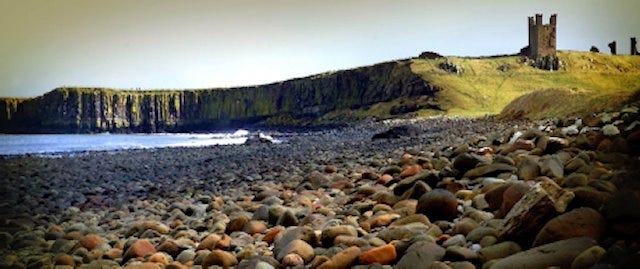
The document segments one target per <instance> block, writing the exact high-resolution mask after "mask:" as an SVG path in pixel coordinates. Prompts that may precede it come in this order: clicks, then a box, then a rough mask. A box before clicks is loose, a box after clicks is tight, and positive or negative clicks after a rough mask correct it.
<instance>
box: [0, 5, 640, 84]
mask: <svg viewBox="0 0 640 269" xmlns="http://www.w3.org/2000/svg"><path fill="white" fill-rule="evenodd" d="M639 11H640V1H638V0H606V1H605V0H562V1H559V0H532V1H514V0H493V1H492V0H488V1H475V0H450V1H430V0H423V1H418V0H411V1H401V0H395V1H391V0H388V1H382V0H370V1H364V0H357V1H349V0H336V1H334V0H331V1H324V0H313V1H306V0H250V1H249V0H246V1H243V0H219V1H199V0H0V96H12V97H33V96H37V95H41V94H43V93H45V92H47V91H50V90H52V89H54V88H56V87H59V86H92V87H93V86H96V87H113V88H123V89H131V88H142V89H158V88H163V89H167V88H174V89H175V88H178V89H184V88H214V87H230V86H244V85H255V84H264V83H270V82H275V81H281V80H286V79H290V78H295V77H303V76H308V75H313V74H317V73H322V72H325V71H331V70H341V69H348V68H353V67H358V66H363V65H370V64H374V63H378V62H383V61H389V60H395V59H403V58H409V57H414V56H417V55H418V54H420V52H422V51H435V52H438V53H440V54H443V55H457V56H481V55H495V54H510V53H515V52H518V51H519V50H520V48H522V47H524V46H526V45H527V42H528V41H527V40H528V34H527V17H528V16H533V15H534V14H535V13H544V21H545V23H548V20H549V15H550V14H552V13H557V14H558V33H557V42H558V44H557V45H558V49H562V50H583V51H584V50H588V49H589V48H590V47H591V45H596V46H597V47H598V48H600V50H601V51H603V52H608V51H609V49H608V47H607V45H606V44H607V43H608V42H610V41H612V40H617V41H618V53H621V54H628V53H629V37H630V36H638V38H640V13H639Z"/></svg>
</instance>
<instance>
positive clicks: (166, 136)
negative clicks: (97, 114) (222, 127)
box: [0, 129, 262, 157]
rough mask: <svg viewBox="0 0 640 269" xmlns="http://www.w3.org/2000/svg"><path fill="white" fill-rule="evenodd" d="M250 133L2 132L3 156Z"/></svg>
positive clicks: (237, 138) (216, 140)
mask: <svg viewBox="0 0 640 269" xmlns="http://www.w3.org/2000/svg"><path fill="white" fill-rule="evenodd" d="M261 135H262V134H261ZM249 136H250V133H249V131H247V130H242V129H241V130H237V131H235V132H230V133H197V134H192V133H155V134H110V133H100V134H0V156H19V155H27V154H29V155H41V156H44V157H47V156H49V157H55V156H58V155H59V154H69V153H78V152H89V151H116V150H128V149H151V148H167V147H205V146H212V145H232V144H243V143H245V142H246V141H247V139H248V138H249Z"/></svg>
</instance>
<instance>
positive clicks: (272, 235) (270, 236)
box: [262, 226, 284, 244]
mask: <svg viewBox="0 0 640 269" xmlns="http://www.w3.org/2000/svg"><path fill="white" fill-rule="evenodd" d="M282 231H284V227H282V226H276V227H273V228H271V229H269V230H268V231H267V234H265V235H264V237H263V238H262V241H264V242H266V243H267V244H271V243H273V241H275V240H276V236H278V234H280V233H281V232H282Z"/></svg>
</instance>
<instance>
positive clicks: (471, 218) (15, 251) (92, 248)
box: [0, 118, 640, 268]
mask: <svg viewBox="0 0 640 269" xmlns="http://www.w3.org/2000/svg"><path fill="white" fill-rule="evenodd" d="M404 124H409V125H411V126H414V127H416V128H417V130H418V132H417V134H415V135H409V136H406V137H400V138H395V139H377V140H372V139H371V138H372V137H373V135H374V134H377V133H380V132H383V131H385V130H387V129H389V128H391V127H393V126H399V125H404ZM541 125H546V126H547V127H550V128H551V130H550V132H546V131H541V130H540V129H541ZM565 125H566V126H565ZM569 125H570V124H562V125H558V126H555V125H553V126H552V122H524V121H519V122H505V121H500V120H496V119H493V118H484V119H469V118H437V119H426V120H419V121H401V122H374V123H366V124H364V125H359V126H351V127H343V128H339V129H326V130H321V131H316V132H308V133H304V134H302V135H294V136H291V137H290V139H289V141H288V142H287V143H281V144H254V145H217V146H209V147H203V148H160V149H140V150H124V151H121V152H115V153H114V152H110V151H107V152H90V153H88V154H86V155H81V156H63V157H60V158H38V157H27V156H22V157H17V158H9V159H0V180H1V181H0V185H2V186H3V187H2V188H1V189H0V190H1V191H0V197H1V198H0V207H1V208H3V210H2V213H1V215H2V216H1V219H4V221H3V222H2V223H0V224H1V225H0V237H2V238H5V237H7V238H8V239H7V240H5V242H7V243H4V245H1V246H0V257H2V258H3V259H0V261H4V263H3V265H11V264H13V265H15V266H18V265H19V264H22V265H23V266H36V267H38V265H40V267H43V266H46V265H47V264H59V265H62V264H67V265H68V264H69V263H73V265H74V266H80V265H84V266H87V265H90V264H93V265H102V266H109V265H111V266H113V265H116V266H125V267H126V266H130V267H131V268H134V267H135V266H142V264H144V263H145V262H146V263H156V264H162V265H163V266H174V267H172V268H182V267H185V266H186V267H196V268H199V267H200V266H202V267H204V266H206V265H220V266H224V265H225V263H224V262H222V263H221V262H220V261H219V258H220V257H223V256H224V257H226V258H228V260H231V261H233V260H234V259H235V263H233V262H232V263H231V264H233V265H235V264H237V263H238V262H239V263H240V265H238V268H253V267H251V266H255V265H257V264H260V263H267V264H269V265H271V266H273V267H276V268H277V267H279V266H285V265H288V266H296V265H297V266H307V267H312V268H316V267H319V268H322V266H323V265H321V264H322V263H327V265H326V266H329V262H332V263H334V262H336V263H337V262H339V261H336V260H335V259H337V258H336V257H338V256H340V255H341V254H343V255H342V256H345V255H347V256H349V255H351V256H350V257H353V253H351V252H354V253H355V251H356V250H355V249H354V247H355V248H358V249H357V252H358V254H357V255H355V257H356V258H355V260H351V261H350V262H349V263H347V264H348V265H349V266H350V265H355V264H360V265H365V264H368V262H367V261H363V260H362V259H363V258H358V257H359V255H360V254H362V253H368V252H370V251H374V250H376V249H377V248H386V249H387V251H388V249H389V247H390V246H392V247H393V248H394V251H395V252H396V256H395V257H394V258H393V259H392V260H389V261H380V260H377V262H382V263H383V264H388V265H395V266H396V267H399V266H400V265H401V264H405V263H408V264H411V262H415V260H409V261H406V259H409V258H410V256H411V255H412V254H410V253H411V251H410V250H409V249H411V248H418V247H417V246H416V247H413V246H412V245H414V244H418V243H419V244H427V242H431V243H429V244H434V245H429V246H431V247H433V248H434V249H435V250H436V251H440V250H442V251H443V255H442V256H441V257H439V258H437V259H434V260H432V261H431V262H440V263H443V264H445V265H447V266H449V267H452V268H453V265H454V263H456V262H459V263H464V264H465V265H467V266H468V265H472V266H473V265H475V266H480V265H482V264H484V263H485V262H489V261H490V259H488V258H486V257H484V256H482V255H485V254H482V255H481V253H482V251H479V250H482V249H484V248H489V247H490V246H492V245H493V244H497V243H501V242H516V244H518V245H519V247H521V248H522V250H526V249H529V248H532V246H531V245H528V244H530V242H528V241H529V240H532V238H530V236H527V237H526V238H524V239H522V238H517V237H513V238H512V237H509V236H507V237H505V238H502V237H499V236H497V235H498V234H497V233H496V234H494V237H495V238H496V239H497V241H494V243H493V244H488V243H487V244H485V245H483V243H482V242H481V239H483V238H484V237H480V238H474V237H473V233H474V231H475V230H478V231H475V233H479V231H480V230H483V229H484V230H485V231H486V230H487V227H488V226H487V225H498V223H503V222H504V221H507V222H508V218H507V219H505V217H507V216H501V215H500V214H506V212H501V211H504V209H500V207H498V208H495V205H494V204H487V203H496V202H495V201H493V200H491V199H489V197H487V196H488V195H489V193H490V192H491V191H492V190H493V191H494V192H495V191H496V189H498V188H503V189H502V191H505V189H508V188H507V187H508V186H513V185H514V184H515V185H517V186H519V188H521V189H519V190H520V191H519V192H518V193H519V195H520V196H518V197H521V196H522V195H524V194H525V193H527V190H531V188H530V187H531V186H534V185H536V183H540V182H547V181H546V180H547V179H548V180H552V181H556V182H555V183H553V184H556V185H558V186H560V188H561V189H562V190H563V191H571V192H576V191H575V188H576V187H584V188H588V189H589V190H591V189H596V188H595V187H593V186H591V185H592V183H591V182H598V184H604V185H603V186H609V188H611V185H613V189H610V190H609V191H610V193H609V192H607V191H603V190H601V189H602V188H604V187H598V188H600V189H597V191H598V192H597V193H596V194H601V192H602V193H604V194H602V195H605V196H606V197H608V198H611V197H617V196H616V195H621V194H619V192H618V191H617V189H618V188H619V187H618V185H620V186H627V185H628V186H632V187H633V186H634V185H633V184H631V183H629V182H626V181H621V180H618V181H616V174H615V173H614V172H616V171H624V170H625V169H621V168H620V165H629V164H633V163H638V162H640V160H637V152H636V153H633V151H631V152H630V153H629V152H627V153H625V154H626V155H615V154H613V153H615V152H616V151H613V153H611V152H605V151H600V150H591V151H585V150H582V149H580V148H579V147H576V146H573V145H572V143H573V142H575V141H577V139H578V138H579V135H563V134H561V130H562V128H566V127H567V126H569ZM542 127H544V126H542ZM636 129H637V128H636ZM636 129H634V130H636ZM518 131H520V133H521V135H522V136H521V137H520V138H519V139H516V140H515V141H514V142H513V143H509V140H511V139H512V138H513V136H514V134H517V133H518ZM632 131H633V130H632ZM596 132H599V131H596ZM630 133H632V132H631V131H628V132H625V133H624V134H621V135H624V137H622V139H627V136H628V135H629V134H630ZM553 137H558V138H557V139H556V138H553ZM550 138H553V139H550ZM612 138H616V139H618V136H612ZM545 139H546V140H545ZM601 139H605V140H606V139H608V138H606V137H604V138H601ZM543 140H544V141H546V142H545V145H544V147H545V148H546V147H551V146H549V145H553V147H557V148H554V149H553V150H552V151H551V152H545V151H544V150H543V151H542V152H538V153H536V149H538V148H539V147H540V146H541V145H540V143H542V142H541V141H543ZM610 140H614V144H615V141H617V140H615V139H610ZM602 141H604V140H602ZM633 145H634V144H631V148H629V145H627V146H628V148H627V149H626V150H627V151H628V150H629V149H631V150H637V148H636V147H634V146H633ZM597 146H599V145H597ZM538 150H539V149H538ZM545 150H546V149H545ZM562 152H566V154H564V153H562ZM580 152H586V153H585V154H587V156H590V157H588V158H587V161H588V162H587V163H586V164H585V165H587V166H590V165H593V164H596V165H598V164H597V162H599V163H600V165H601V166H602V165H604V166H603V167H604V168H605V169H606V173H605V174H601V175H599V174H593V173H595V172H589V173H586V174H585V175H586V178H584V179H583V178H582V177H580V180H587V182H588V183H589V184H586V183H585V185H584V186H583V185H581V184H582V183H580V184H579V185H577V186H573V185H568V186H565V182H564V180H565V179H566V177H568V176H569V175H570V174H571V171H577V170H571V169H568V170H567V171H566V173H567V174H566V175H563V176H562V177H560V178H553V177H550V175H551V174H549V173H550V172H548V171H544V169H542V170H537V172H536V173H537V174H536V176H534V177H531V178H528V177H529V176H531V175H524V174H521V173H520V170H521V169H522V165H523V160H525V159H527V158H532V159H531V160H534V163H537V165H539V166H540V167H543V168H544V165H546V163H547V162H548V161H546V160H547V157H545V156H547V155H548V156H556V155H557V156H560V157H562V158H567V156H568V158H569V159H568V160H566V161H567V162H568V161H569V160H574V159H576V158H577V156H581V155H580ZM589 152H593V153H589ZM601 152H602V153H601ZM589 154H591V155H589ZM616 154H617V153H616ZM629 154H631V155H629ZM633 154H636V155H633ZM565 155H566V156H565ZM460 156H464V158H469V159H464V158H463V157H460ZM523 156H524V157H523ZM563 156H564V157H563ZM616 156H617V157H616ZM621 156H626V157H624V158H625V159H620V160H617V159H615V158H618V157H620V158H621ZM634 156H635V157H634ZM461 158H463V159H464V162H463V161H462V160H463V159H461ZM523 158H524V159H523ZM607 158H609V159H607ZM610 158H614V159H613V161H614V162H613V163H611V162H605V160H611V159H610ZM634 158H636V159H634ZM497 160H500V161H497ZM618 161H620V163H616V162H618ZM499 163H500V165H498V164H499ZM525 163H526V162H525ZM610 163H611V164H610ZM504 165H506V166H504ZM476 166H477V167H476ZM587 166H585V167H587ZM482 167H485V168H489V167H502V168H499V169H498V170H495V171H494V172H486V173H484V174H482V173H481V174H479V175H473V174H470V172H469V171H471V170H474V168H482ZM632 167H636V168H637V167H639V166H629V168H632ZM623 168H625V167H624V166H623ZM495 169H497V168H495ZM500 169H502V170H500ZM583 169H587V168H583ZM565 170H566V168H565ZM636 170H637V169H636ZM429 171H432V172H429ZM543 171H544V172H543ZM590 171H591V170H590ZM602 172H603V171H602ZM425 173H426V174H425ZM429 173H432V174H429ZM572 173H573V174H575V173H577V172H572ZM592 174H593V175H592ZM419 175H422V177H425V178H422V177H416V176H419ZM428 175H431V176H428ZM434 176H435V178H437V181H433V179H429V178H432V177H434ZM605 176H606V177H605ZM522 177H527V178H526V179H523V178H522ZM592 177H593V178H592ZM596 177H597V178H596ZM545 178H546V179H545ZM602 178H605V179H606V181H607V182H614V183H615V184H614V183H608V184H609V185H607V184H605V183H602V182H603V179H602ZM523 182H524V183H526V184H529V185H527V186H528V187H526V188H524V185H522V184H521V183H523ZM593 184H595V183H593ZM536 186H537V185H536ZM598 186H599V185H598ZM522 188H523V189H522ZM436 189H440V190H446V191H445V192H447V191H448V192H447V193H451V196H452V197H454V199H453V203H454V204H455V206H454V207H453V212H449V213H448V214H453V215H451V216H447V217H444V218H442V217H441V216H438V215H433V214H432V212H433V211H429V210H428V211H421V210H423V209H421V207H423V206H421V205H420V204H421V203H422V200H423V197H424V196H427V194H429V193H439V191H431V190H436ZM489 196H490V195H489ZM578 196H579V195H578ZM500 197H501V196H500ZM447 199H449V198H447ZM500 200H502V198H500ZM483 201H484V202H483ZM576 201H578V200H574V201H573V204H570V207H569V208H568V209H567V212H573V211H572V210H575V209H577V208H580V206H579V205H583V206H586V205H588V204H575V203H578V202H579V201H578V202H576ZM449 202H451V201H450V200H449ZM601 202H602V203H601V204H600V206H603V205H605V204H607V203H606V201H601ZM580 203H586V202H580ZM639 205H640V204H639ZM512 206H513V205H512ZM264 210H266V211H264ZM432 210H436V211H437V210H440V209H432ZM596 211H598V212H601V213H600V214H603V216H605V217H607V218H609V215H607V214H608V213H607V211H606V210H604V209H601V208H600V207H599V208H598V210H596ZM412 212H413V213H412ZM265 214H266V215H265ZM567 214H568V213H567ZM412 216H414V217H412ZM420 216H422V217H420ZM553 216H555V217H559V216H562V212H559V213H555V214H554V215H553ZM407 218H408V219H413V220H411V221H410V220H407ZM422 218H426V221H425V219H422ZM400 220H403V221H401V223H404V224H401V223H398V221H400ZM498 220H501V221H503V222H500V221H498ZM546 221H548V219H546V218H545V221H544V222H541V223H538V226H539V228H542V226H544V224H545V222H546ZM606 221H607V226H606V227H613V226H609V225H612V224H615V223H618V221H617V220H615V219H613V220H611V219H607V220H606ZM393 223H395V224H393ZM503 224H504V223H503ZM465 225H466V226H465ZM469 225H470V226H469ZM414 226H415V227H414ZM467 226H468V227H467ZM331 227H340V229H343V230H344V231H342V230H341V231H342V232H339V233H338V234H341V235H342V237H340V236H330V235H329V234H330V233H331V232H330V231H332V230H331V229H333V228H331ZM412 227H413V228H412ZM464 227H467V228H464ZM416 228H418V230H415V229H416ZM300 229H302V230H305V231H307V230H308V231H311V234H314V236H311V237H305V236H302V234H299V235H294V234H296V233H298V232H296V231H302V230H300ZM398 229H400V230H402V231H404V232H394V231H396V230H398ZM492 229H494V228H492ZM598 229H599V228H598ZM353 231H355V233H353ZM398 231H399V230H398ZM425 232H426V233H425ZM619 233H620V231H619V229H616V228H606V231H602V232H600V233H598V234H596V235H595V237H597V238H596V240H597V242H596V243H597V244H600V245H602V246H603V247H610V246H611V244H610V243H607V242H609V241H607V240H609V239H608V238H611V239H612V240H613V239H616V238H619ZM275 234H280V235H279V236H277V237H276V236H275ZM303 234H306V232H304V233H303ZM460 235H462V239H464V240H463V241H461V242H458V243H455V244H454V243H446V244H445V242H450V241H449V240H453V239H455V240H460V239H461V238H460ZM487 235H488V234H487ZM270 236H274V237H275V238H273V239H270ZM316 236H318V237H316ZM327 236H329V238H331V240H329V239H327V238H328V237H327ZM345 236H346V237H345ZM212 237H219V238H218V239H217V240H215V241H216V243H215V244H213V245H210V244H211V242H210V241H211V240H213V239H211V238H212ZM592 237H594V236H592ZM88 238H89V239H91V238H93V239H96V238H97V239H96V240H94V241H97V242H95V244H90V242H89V243H88V242H87V241H91V240H89V239H88ZM605 239H607V240H605ZM225 240H228V242H227V243H225V242H226V241H225ZM486 240H489V239H486ZM560 241H562V240H560ZM137 242H141V243H140V244H150V245H151V247H152V248H153V251H151V252H145V253H144V254H141V255H138V254H140V253H137V254H136V253H133V252H135V251H134V250H132V249H134V248H135V246H136V244H137ZM145 242H146V243H145ZM292 242H296V243H295V244H297V245H296V248H301V249H305V250H309V248H311V253H309V252H308V251H306V252H304V253H298V252H295V251H294V252H289V251H288V250H286V249H288V248H287V246H288V245H289V244H294V243H292ZM614 242H617V241H615V240H614ZM485 243H486V242H485ZM589 244H591V243H589ZM169 245H171V246H174V245H175V246H176V247H175V248H173V249H171V248H169ZM35 246H38V247H37V248H38V249H40V250H39V251H36V250H34V251H33V252H24V251H22V250H23V249H25V248H33V247H35ZM65 246H66V247H65ZM410 246H411V247H410ZM452 246H455V247H457V248H452ZM408 248H409V249H408ZM629 248H630V250H632V249H633V247H629ZM468 251H471V252H472V253H469V252H468ZM450 252H453V254H452V253H450ZM579 252H582V251H579ZM349 253H351V254H349ZM444 253H448V254H447V255H445V254H444ZM461 253H463V254H465V255H467V254H468V255H471V256H464V255H463V256H456V255H462V254H461ZM518 253H523V252H520V251H518V252H517V253H515V252H514V253H509V255H506V254H504V253H502V254H501V255H503V256H501V257H500V258H508V256H511V255H518ZM294 254H295V255H294ZM578 254H579V253H578ZM229 255H231V256H233V257H229ZM296 255H297V256H296ZM451 255H454V256H451ZM474 255H475V256H474ZM479 255H480V256H479ZM487 255H488V254H487ZM214 256H215V257H214ZM218 256H220V257H218ZM374 256H376V255H374ZM575 256H577V254H576V255H575ZM575 256H573V258H575ZM452 257H456V258H452ZM226 258H225V259H223V260H225V262H226ZM11 259H14V261H13V262H12V263H11V264H7V262H6V261H7V260H11ZM69 259H70V260H71V261H70V260H69ZM319 259H320V260H319ZM322 259H324V260H323V261H321V260H322ZM359 259H360V260H359ZM403 260H405V261H403ZM300 261H302V263H300ZM572 261H573V259H572ZM423 262H424V261H423ZM465 262H466V263H465ZM494 262H496V263H498V262H499V260H497V261H494ZM243 264H244V265H243ZM249 264H250V265H249ZM314 264H315V265H314ZM203 265H204V266H203ZM241 265H242V266H245V267H242V266H241ZM175 266H178V267H175ZM179 266H182V267H179ZM263 266H266V265H264V264H263ZM186 267H185V268H186ZM347 267H348V266H347ZM167 268H168V267H167ZM263 268H269V267H263ZM345 268H346V267H345ZM464 268H471V267H464Z"/></svg>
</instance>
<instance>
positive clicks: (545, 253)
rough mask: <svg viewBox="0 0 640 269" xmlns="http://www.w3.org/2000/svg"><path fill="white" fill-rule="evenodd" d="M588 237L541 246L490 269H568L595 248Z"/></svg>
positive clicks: (498, 263)
mask: <svg viewBox="0 0 640 269" xmlns="http://www.w3.org/2000/svg"><path fill="white" fill-rule="evenodd" d="M595 245H596V241H595V240H593V239H592V238H589V237H576V238H571V239H566V240H562V241H556V242H553V243H550V244H546V245H542V246H539V247H536V248H532V249H529V250H527V251H523V252H519V253H517V254H513V255H511V256H508V257H506V258H504V259H500V260H498V261H497V262H496V263H494V264H493V265H491V267H489V268H490V269H509V268H514V269H524V268H548V267H552V266H558V267H559V268H570V267H571V263H572V262H573V260H574V259H575V258H576V257H577V256H578V255H580V253H582V252H583V251H584V250H586V249H588V248H590V247H592V246H595Z"/></svg>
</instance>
